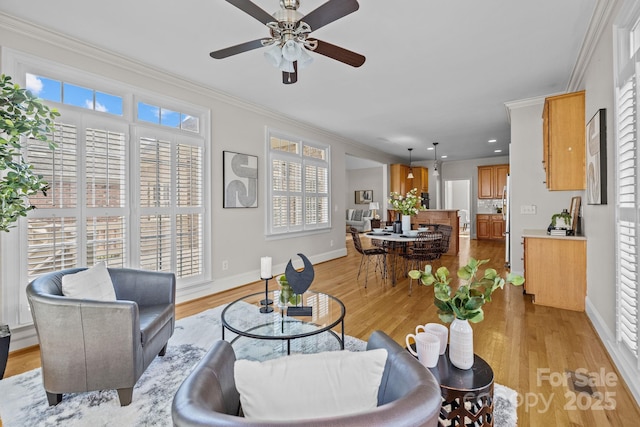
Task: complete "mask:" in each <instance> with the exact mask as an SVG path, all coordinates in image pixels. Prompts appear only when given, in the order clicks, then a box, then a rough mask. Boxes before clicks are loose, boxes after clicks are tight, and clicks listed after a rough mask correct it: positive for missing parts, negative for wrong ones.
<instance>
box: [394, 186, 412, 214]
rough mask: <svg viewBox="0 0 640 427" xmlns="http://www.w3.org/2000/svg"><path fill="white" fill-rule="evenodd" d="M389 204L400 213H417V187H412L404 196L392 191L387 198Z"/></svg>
mask: <svg viewBox="0 0 640 427" xmlns="http://www.w3.org/2000/svg"><path fill="white" fill-rule="evenodd" d="M389 204H390V205H391V206H393V209H395V210H397V211H399V212H400V213H401V214H402V215H415V214H417V213H418V208H417V206H416V205H417V204H418V189H417V188H414V189H413V190H411V191H409V192H408V193H407V194H406V195H405V196H403V195H402V194H400V193H398V192H395V191H394V192H392V193H391V197H390V198H389Z"/></svg>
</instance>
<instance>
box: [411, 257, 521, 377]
mask: <svg viewBox="0 0 640 427" xmlns="http://www.w3.org/2000/svg"><path fill="white" fill-rule="evenodd" d="M488 262H489V260H488V259H485V260H480V261H479V260H476V259H474V258H471V259H470V260H469V262H468V263H467V265H465V266H462V267H460V269H458V278H460V279H461V280H464V281H466V283H465V284H463V285H460V286H458V287H457V289H456V290H455V292H454V290H453V288H452V287H451V286H450V283H451V280H452V278H451V277H449V270H448V269H447V267H440V268H438V269H437V270H436V271H435V274H434V272H433V270H432V268H431V265H427V266H425V268H424V271H420V270H411V271H409V277H410V278H411V279H419V280H420V283H421V284H423V285H425V286H431V285H433V287H434V296H435V299H434V304H435V306H436V307H437V308H438V317H440V320H442V321H443V322H445V323H449V322H451V327H450V328H449V334H450V335H449V359H450V360H451V363H452V364H453V365H454V366H456V367H458V368H460V369H469V368H471V366H472V365H473V330H472V329H471V326H470V325H469V322H471V323H478V322H481V321H482V320H483V319H484V311H483V310H482V306H484V305H485V304H486V303H488V302H491V295H492V294H493V292H494V291H495V290H497V289H503V288H504V285H505V283H510V284H512V285H514V286H520V285H522V284H524V278H523V277H522V276H519V275H515V274H511V273H510V274H509V275H507V277H506V278H503V277H501V276H500V275H499V274H498V272H497V271H496V270H495V269H493V268H487V269H486V270H484V274H483V275H482V277H480V278H478V277H477V274H478V269H479V267H480V266H482V265H484V264H486V263H488Z"/></svg>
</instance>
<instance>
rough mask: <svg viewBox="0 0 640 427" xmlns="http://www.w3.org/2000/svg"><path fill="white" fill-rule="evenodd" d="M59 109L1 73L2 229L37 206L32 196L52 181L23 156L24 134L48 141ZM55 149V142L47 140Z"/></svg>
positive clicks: (0, 204)
mask: <svg viewBox="0 0 640 427" xmlns="http://www.w3.org/2000/svg"><path fill="white" fill-rule="evenodd" d="M59 115H60V113H58V111H57V110H55V109H51V108H49V107H48V106H46V105H44V104H43V103H42V102H41V101H40V100H39V99H38V98H37V97H35V96H34V95H33V94H31V92H29V91H28V90H26V89H21V88H20V86H18V85H17V84H13V83H12V82H11V77H9V76H6V75H4V74H2V75H0V177H1V178H2V179H1V180H0V230H1V231H9V228H10V227H11V225H12V224H13V223H14V222H16V221H17V220H18V218H20V217H21V216H26V215H27V212H28V211H30V210H32V209H34V206H33V205H31V204H30V203H29V196H33V195H35V194H37V193H39V192H42V193H43V194H44V195H46V191H47V190H48V189H49V184H48V183H47V181H45V180H44V179H43V177H42V175H38V174H36V173H34V171H33V167H32V166H31V165H30V164H28V163H27V162H26V161H25V159H24V157H23V156H22V153H21V150H22V148H23V143H24V139H25V138H32V139H35V140H39V141H43V142H47V140H48V136H47V135H48V134H49V133H51V132H53V127H54V119H55V118H56V117H58V116H59ZM48 144H49V147H50V148H51V149H52V150H53V149H54V148H55V144H54V143H52V142H48Z"/></svg>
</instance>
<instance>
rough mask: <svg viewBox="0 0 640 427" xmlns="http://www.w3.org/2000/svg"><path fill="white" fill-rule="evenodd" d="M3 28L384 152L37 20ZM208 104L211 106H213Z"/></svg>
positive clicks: (24, 40) (6, 21)
mask: <svg viewBox="0 0 640 427" xmlns="http://www.w3.org/2000/svg"><path fill="white" fill-rule="evenodd" d="M3 31H8V32H10V33H12V34H15V35H16V36H18V38H19V39H20V43H21V44H22V45H24V46H28V45H32V43H30V42H33V41H35V42H37V43H38V44H41V45H43V46H47V45H48V46H54V47H55V48H57V49H62V50H64V51H66V52H68V53H70V54H73V55H80V56H82V57H84V58H89V59H91V60H92V61H95V62H96V63H98V64H101V65H103V66H104V67H101V68H102V69H109V68H116V69H120V70H122V71H124V72H126V73H133V74H137V75H139V76H144V78H145V79H147V80H148V79H153V80H155V81H157V82H158V83H159V84H161V85H164V86H173V87H175V88H177V89H180V90H183V91H187V92H190V93H192V94H193V95H194V96H205V97H208V98H211V99H212V100H215V101H219V102H223V103H225V104H228V105H231V106H234V107H238V108H241V109H244V110H246V111H249V112H252V113H256V114H259V115H262V116H264V117H266V118H270V119H273V120H278V121H281V122H284V123H286V124H288V125H291V126H296V127H297V128H301V129H303V130H306V131H309V132H314V133H316V134H319V135H322V136H324V137H326V138H328V139H331V140H333V141H336V142H341V143H343V144H345V145H347V146H351V147H356V148H358V149H359V150H361V151H364V152H368V153H371V154H372V155H379V154H380V152H379V151H377V150H375V149H373V148H372V147H370V146H368V145H365V144H362V143H360V142H357V141H354V140H351V139H348V138H345V137H343V136H341V135H338V134H336V133H334V132H332V131H331V130H329V129H325V128H321V127H318V126H316V125H314V124H312V123H309V122H304V121H300V120H298V119H294V118H292V117H290V116H286V115H284V114H280V113H277V112H275V111H273V110H270V109H268V108H267V107H264V106H262V105H259V104H255V103H251V102H249V101H246V100H244V99H241V98H238V97H235V96H232V95H230V94H228V93H226V92H223V91H220V90H218V89H215V88H213V87H210V86H204V85H202V84H200V83H196V82H194V81H190V80H187V79H185V78H184V76H180V75H176V74H173V73H170V72H167V71H165V70H161V69H158V68H155V67H152V66H150V65H148V64H145V63H142V62H139V61H136V60H134V59H132V58H130V57H126V56H123V55H120V54H117V53H115V52H112V51H109V50H107V49H104V48H101V47H98V46H94V45H91V44H89V43H86V42H84V41H82V40H79V39H76V38H73V37H70V36H68V35H66V34H62V33H59V32H56V31H53V30H50V29H48V28H45V27H42V26H40V25H36V24H34V23H31V22H28V21H25V20H23V19H21V18H17V17H15V16H12V15H9V14H7V13H5V12H1V11H0V34H1V33H2V32H3ZM5 43H6V42H5ZM0 46H4V44H3V42H2V41H0ZM6 47H9V48H11V49H15V50H17V51H22V52H25V50H24V48H23V47H14V46H11V45H8V46H6ZM45 50H46V49H45ZM25 53H28V54H30V55H34V54H33V53H32V52H29V51H26V52H25ZM36 56H37V54H36ZM47 59H48V60H51V61H56V62H60V61H59V59H56V57H55V56H54V57H48V58H47ZM76 68H77V67H76ZM92 72H93V71H92ZM103 75H104V74H103ZM105 77H109V76H105ZM110 78H111V77H110ZM190 102H193V101H190ZM205 107H208V108H210V106H205Z"/></svg>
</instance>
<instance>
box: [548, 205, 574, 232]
mask: <svg viewBox="0 0 640 427" xmlns="http://www.w3.org/2000/svg"><path fill="white" fill-rule="evenodd" d="M558 219H560V220H561V221H562V222H563V223H564V224H563V225H560V224H558ZM551 226H552V227H553V228H569V227H570V226H571V215H570V214H569V211H567V210H566V209H563V210H562V212H560V213H557V214H553V215H552V216H551Z"/></svg>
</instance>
